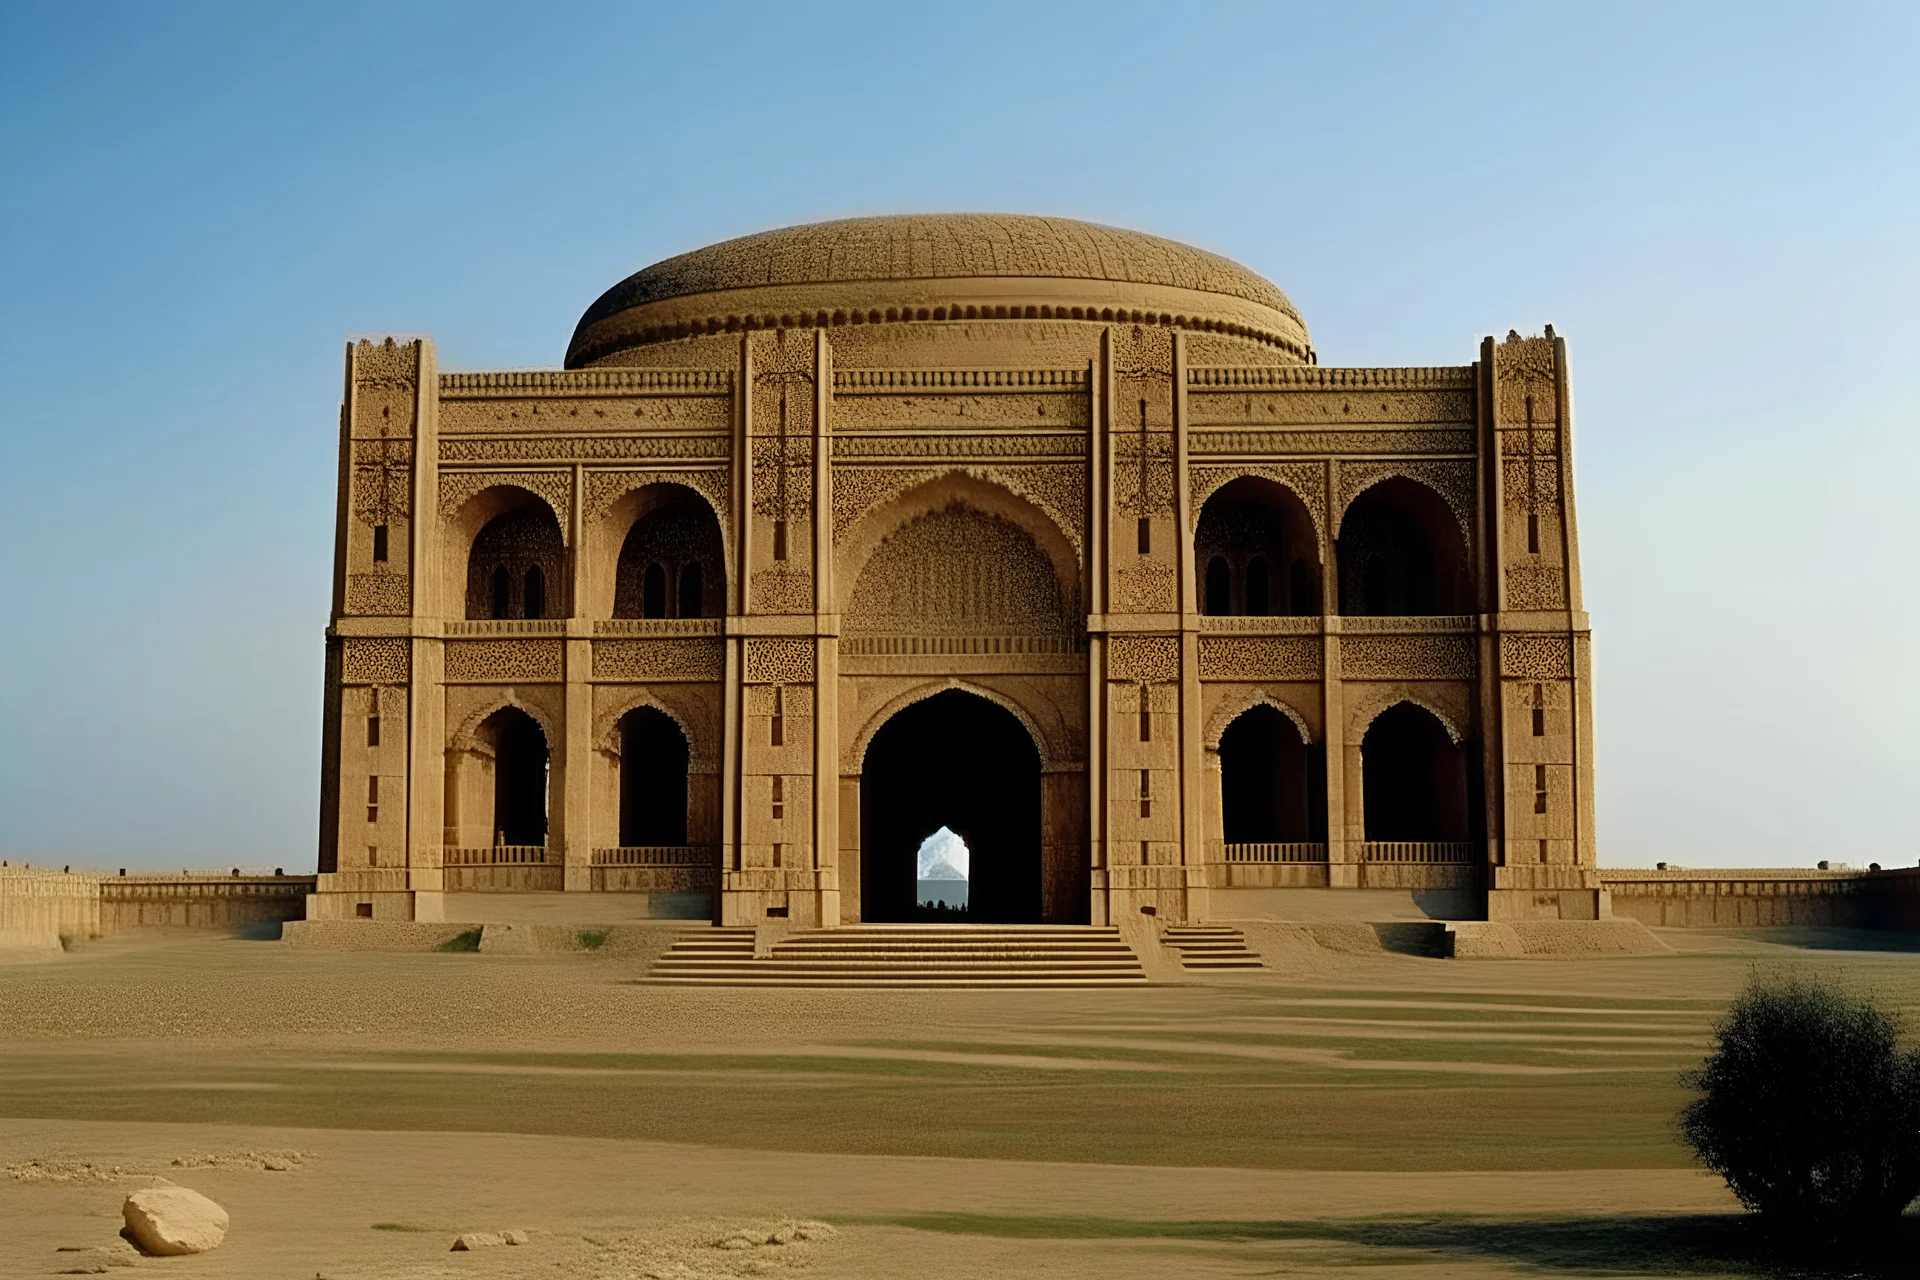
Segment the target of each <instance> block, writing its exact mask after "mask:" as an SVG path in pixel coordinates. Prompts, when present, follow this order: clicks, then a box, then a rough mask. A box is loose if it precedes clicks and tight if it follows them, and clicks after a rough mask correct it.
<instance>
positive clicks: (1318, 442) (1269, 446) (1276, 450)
mask: <svg viewBox="0 0 1920 1280" xmlns="http://www.w3.org/2000/svg"><path fill="white" fill-rule="evenodd" d="M1473 447H1474V446H1473V432H1472V431H1470V430H1464V431H1463V430H1444V431H1441V430H1405V429H1399V430H1381V431H1303V430H1290V431H1196V432H1194V434H1193V445H1192V448H1193V453H1194V456H1195V457H1207V456H1209V455H1214V454H1223V453H1232V454H1252V455H1256V456H1257V455H1260V454H1289V453H1292V454H1300V453H1309V454H1369V453H1415V454H1422V453H1472V452H1473Z"/></svg>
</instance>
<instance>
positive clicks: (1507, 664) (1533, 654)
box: [1500, 635, 1573, 680]
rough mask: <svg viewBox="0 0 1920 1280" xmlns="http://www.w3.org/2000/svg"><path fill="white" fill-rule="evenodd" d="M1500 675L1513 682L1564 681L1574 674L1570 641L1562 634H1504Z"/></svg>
mask: <svg viewBox="0 0 1920 1280" xmlns="http://www.w3.org/2000/svg"><path fill="white" fill-rule="evenodd" d="M1500 674H1501V675H1503V676H1507V677H1509V678H1512V679H1515V680H1565V679H1568V678H1570V677H1571V676H1572V675H1573V639H1572V637H1570V636H1564V635H1558V636H1555V635H1503V636H1501V637H1500Z"/></svg>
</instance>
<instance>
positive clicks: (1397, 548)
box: [1338, 476, 1473, 617]
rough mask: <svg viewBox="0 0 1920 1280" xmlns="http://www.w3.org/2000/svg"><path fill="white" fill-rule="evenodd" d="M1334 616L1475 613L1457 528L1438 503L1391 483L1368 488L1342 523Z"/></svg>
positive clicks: (1405, 483) (1422, 491)
mask: <svg viewBox="0 0 1920 1280" xmlns="http://www.w3.org/2000/svg"><path fill="white" fill-rule="evenodd" d="M1339 547H1340V553H1339V558H1338V563H1339V565H1340V611H1341V612H1342V613H1347V614H1357V615H1363V616H1364V615H1372V616H1376V617H1378V616H1389V617H1405V616H1414V617H1426V616H1432V615H1436V614H1439V615H1448V614H1461V613H1467V612H1469V611H1471V610H1472V608H1473V589H1472V588H1473V581H1472V572H1471V570H1470V568H1469V567H1468V564H1467V548H1466V539H1465V537H1464V535H1463V534H1462V533H1461V532H1460V522H1459V520H1458V519H1457V518H1456V517H1455V516H1454V514H1453V512H1452V510H1451V509H1450V508H1449V507H1448V506H1447V504H1446V502H1445V501H1444V500H1442V499H1441V497H1440V495H1439V494H1437V493H1435V492H1434V491H1433V490H1432V489H1429V488H1428V487H1427V486H1425V485H1423V484H1420V483H1417V482H1416V481H1413V480H1408V479H1406V478H1405V477H1400V476H1395V477H1393V478H1391V479H1388V480H1383V481H1381V482H1380V483H1379V484H1376V485H1373V486H1371V487H1369V488H1368V489H1367V490H1366V491H1365V492H1363V493H1362V494H1361V495H1360V496H1359V497H1358V498H1355V499H1354V501H1353V505H1352V506H1350V507H1348V508H1347V513H1346V515H1345V516H1343V517H1342V518H1341V521H1340V543H1339Z"/></svg>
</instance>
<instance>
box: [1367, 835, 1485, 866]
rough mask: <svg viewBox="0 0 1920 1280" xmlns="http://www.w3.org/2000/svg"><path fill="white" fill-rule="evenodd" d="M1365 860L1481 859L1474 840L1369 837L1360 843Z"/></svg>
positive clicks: (1459, 861)
mask: <svg viewBox="0 0 1920 1280" xmlns="http://www.w3.org/2000/svg"><path fill="white" fill-rule="evenodd" d="M1360 849H1361V854H1360V860H1361V861H1362V862H1420V863H1450V864H1454V865H1460V864H1471V863H1475V862H1478V861H1480V856H1481V855H1480V846H1479V845H1478V844H1477V843H1475V842H1474V841H1472V840H1369V841H1367V842H1366V843H1365V844H1363V845H1361V846H1360Z"/></svg>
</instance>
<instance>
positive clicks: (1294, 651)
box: [1200, 636, 1322, 680]
mask: <svg viewBox="0 0 1920 1280" xmlns="http://www.w3.org/2000/svg"><path fill="white" fill-rule="evenodd" d="M1321 653H1322V648H1321V642H1320V639H1319V637H1318V636H1231V637H1229V636H1203V637H1201V639H1200V678H1201V679H1202V680H1317V679H1319V678H1320V673H1321V670H1322V664H1321Z"/></svg>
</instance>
